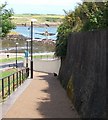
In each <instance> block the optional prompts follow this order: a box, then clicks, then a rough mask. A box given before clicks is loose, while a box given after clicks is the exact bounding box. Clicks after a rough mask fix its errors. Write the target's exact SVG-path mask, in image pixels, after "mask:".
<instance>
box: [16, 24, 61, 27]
mask: <svg viewBox="0 0 108 120" xmlns="http://www.w3.org/2000/svg"><path fill="white" fill-rule="evenodd" d="M60 24H61V23H48V25H49V27H58V26H59V25H60ZM16 26H25V27H30V24H26V23H25V24H16ZM34 26H37V27H45V26H46V25H45V23H42V24H41V23H40V24H34Z"/></svg>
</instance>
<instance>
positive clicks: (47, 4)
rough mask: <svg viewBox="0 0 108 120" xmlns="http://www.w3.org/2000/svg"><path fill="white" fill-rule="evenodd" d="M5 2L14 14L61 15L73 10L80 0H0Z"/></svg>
mask: <svg viewBox="0 0 108 120" xmlns="http://www.w3.org/2000/svg"><path fill="white" fill-rule="evenodd" d="M0 1H1V3H4V2H7V3H8V5H7V8H13V10H14V13H15V14H22V13H31V14H61V15H64V11H63V10H66V11H70V10H74V8H75V7H76V6H77V3H81V0H0Z"/></svg>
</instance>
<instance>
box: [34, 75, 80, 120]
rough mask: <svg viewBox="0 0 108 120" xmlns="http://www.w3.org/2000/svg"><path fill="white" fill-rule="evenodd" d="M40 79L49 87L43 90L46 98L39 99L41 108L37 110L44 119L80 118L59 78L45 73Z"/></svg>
mask: <svg viewBox="0 0 108 120" xmlns="http://www.w3.org/2000/svg"><path fill="white" fill-rule="evenodd" d="M38 77H39V80H44V81H45V82H47V83H48V87H46V88H45V89H42V90H41V91H42V92H43V94H44V95H45V96H43V97H42V98H38V100H39V103H38V104H39V107H38V108H36V110H38V111H39V112H40V113H41V115H42V116H43V117H44V118H78V115H77V112H76V111H75V109H74V107H73V105H72V103H71V102H70V100H69V99H68V97H67V94H66V92H65V90H64V89H63V88H62V86H61V85H60V82H59V80H58V79H57V76H54V75H53V73H45V74H44V75H40V76H38Z"/></svg>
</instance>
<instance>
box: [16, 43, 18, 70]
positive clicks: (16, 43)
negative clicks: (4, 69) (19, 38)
mask: <svg viewBox="0 0 108 120" xmlns="http://www.w3.org/2000/svg"><path fill="white" fill-rule="evenodd" d="M17 45H18V43H16V68H17V67H18V66H17Z"/></svg>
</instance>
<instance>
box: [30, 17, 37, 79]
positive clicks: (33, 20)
mask: <svg viewBox="0 0 108 120" xmlns="http://www.w3.org/2000/svg"><path fill="white" fill-rule="evenodd" d="M35 21H37V20H36V19H31V78H33V55H32V54H33V22H35Z"/></svg>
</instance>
